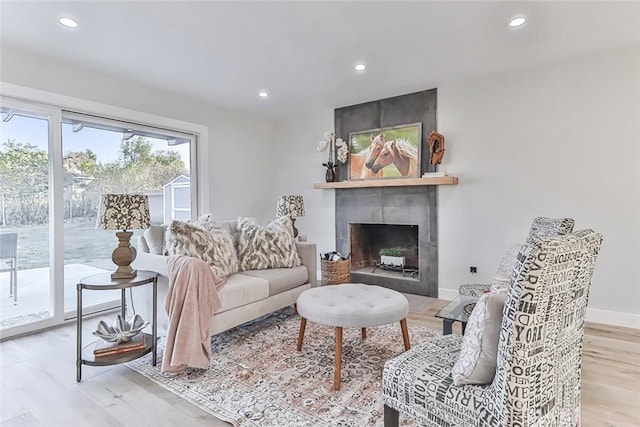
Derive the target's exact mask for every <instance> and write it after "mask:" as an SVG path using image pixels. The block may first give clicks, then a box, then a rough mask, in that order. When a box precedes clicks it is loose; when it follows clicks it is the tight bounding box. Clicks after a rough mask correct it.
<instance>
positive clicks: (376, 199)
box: [334, 89, 438, 298]
mask: <svg viewBox="0 0 640 427" xmlns="http://www.w3.org/2000/svg"><path fill="white" fill-rule="evenodd" d="M436 107H437V90H436V89H431V90H425V91H421V92H416V93H410V94H406V95H400V96H394V97H392V98H385V99H379V100H376V101H371V102H365V103H363V104H358V105H351V106H348V107H342V108H337V109H335V111H334V124H335V132H336V136H337V137H340V138H342V139H344V140H349V135H351V134H352V133H353V132H363V131H365V130H367V129H383V128H389V127H394V126H401V125H406V124H411V123H422V141H421V152H422V156H421V157H420V171H421V172H433V171H435V170H436V167H435V165H432V164H430V162H429V156H428V155H427V153H429V146H428V143H427V136H428V135H429V133H430V132H431V131H432V130H436V128H437V126H436ZM349 167H350V165H349V164H348V163H347V164H344V165H339V166H338V170H337V176H338V180H346V179H348V177H349V173H348V172H349ZM365 184H366V183H365ZM335 197H336V199H335V200H336V204H335V206H336V216H335V218H336V223H335V226H336V249H337V250H338V251H340V252H341V253H343V254H347V253H351V254H352V259H351V264H352V271H351V281H352V282H355V283H358V282H359V283H367V284H370V285H378V286H384V287H387V288H390V289H394V290H396V291H400V292H406V293H410V294H416V295H424V296H428V297H434V298H437V297H438V189H437V186H413V185H407V186H393V187H392V186H384V185H382V186H372V187H367V186H366V185H363V186H362V187H359V188H349V189H336V190H335ZM356 224H360V226H357V225H356ZM381 227H388V228H386V230H391V231H383V230H384V229H383V228H381ZM372 236H373V237H372ZM376 236H383V237H386V238H388V241H385V242H380V241H377V240H376V239H377V238H378V237H376ZM394 239H397V240H394ZM354 240H355V241H356V243H357V240H363V241H364V243H363V244H362V245H358V246H362V247H361V248H360V249H355V247H354V246H353V241H354ZM394 246H399V247H408V248H409V249H408V250H407V251H406V252H405V254H404V255H405V257H406V267H408V268H410V269H412V270H417V271H415V272H411V273H409V274H407V272H406V271H405V272H398V271H390V270H384V271H382V272H381V271H380V269H379V268H377V269H376V270H375V271H372V270H373V269H374V265H372V264H375V263H379V262H380V258H379V255H378V251H379V250H380V249H381V248H382V247H394Z"/></svg>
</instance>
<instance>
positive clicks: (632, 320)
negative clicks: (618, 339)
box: [586, 307, 640, 329]
mask: <svg viewBox="0 0 640 427" xmlns="http://www.w3.org/2000/svg"><path fill="white" fill-rule="evenodd" d="M586 321H587V322H592V323H604V324H605V325H614V326H623V327H625V328H634V329H640V314H634V313H624V312H621V311H610V310H601V309H599V308H588V307H587V318H586Z"/></svg>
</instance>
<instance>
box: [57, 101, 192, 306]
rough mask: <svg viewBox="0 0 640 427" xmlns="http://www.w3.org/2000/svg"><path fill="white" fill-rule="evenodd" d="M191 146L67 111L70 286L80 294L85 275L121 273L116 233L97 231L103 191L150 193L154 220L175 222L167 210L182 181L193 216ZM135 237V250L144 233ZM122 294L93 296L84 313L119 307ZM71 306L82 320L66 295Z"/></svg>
mask: <svg viewBox="0 0 640 427" xmlns="http://www.w3.org/2000/svg"><path fill="white" fill-rule="evenodd" d="M190 147H191V138H188V137H186V136H185V135H174V134H173V133H171V132H170V131H161V130H158V129H149V128H145V127H143V126H140V125H134V124H131V123H126V124H125V123H121V122H117V121H114V120H108V119H98V118H96V117H90V116H86V115H81V114H75V113H68V112H65V113H64V114H63V123H62V153H63V170H64V191H63V193H64V277H65V289H67V290H69V289H73V286H75V284H76V283H78V281H79V280H80V279H81V278H83V277H86V276H88V275H91V274H98V273H103V272H104V273H106V272H109V271H112V270H114V269H115V265H114V264H113V262H112V261H111V254H112V252H113V250H114V249H115V248H116V246H117V245H118V240H117V239H116V236H115V232H114V231H108V230H97V229H96V227H95V224H96V215H97V207H98V202H99V200H100V196H101V195H102V194H107V193H128V194H145V195H147V197H148V198H149V207H150V214H151V222H152V223H153V224H163V223H165V222H168V221H167V217H165V209H166V210H167V211H168V212H171V209H173V208H172V206H174V205H175V203H174V202H173V196H174V192H171V191H166V192H165V189H168V188H171V187H173V186H174V185H175V184H176V182H180V183H181V185H182V187H180V188H181V189H185V188H186V190H187V198H186V205H185V200H184V198H182V199H180V202H181V203H182V205H180V206H181V207H183V208H186V219H189V218H190V217H191V210H190V203H191V197H190V152H191V150H190ZM165 193H166V196H167V197H165ZM181 213H183V214H184V212H181ZM181 217H184V216H181ZM172 218H173V217H169V218H168V220H170V219H172ZM133 232H134V236H133V238H132V244H133V245H136V244H137V236H138V235H140V234H142V232H143V230H133ZM119 297H120V293H119V292H118V291H110V292H107V291H105V292H87V293H86V294H85V296H84V299H83V305H84V307H83V310H84V311H85V312H87V311H91V310H93V311H96V310H101V309H105V308H110V307H113V306H115V305H117V304H119ZM64 301H65V303H64V309H65V312H66V313H67V314H68V315H75V309H76V307H75V306H76V300H75V295H74V294H72V293H71V292H65V298H64Z"/></svg>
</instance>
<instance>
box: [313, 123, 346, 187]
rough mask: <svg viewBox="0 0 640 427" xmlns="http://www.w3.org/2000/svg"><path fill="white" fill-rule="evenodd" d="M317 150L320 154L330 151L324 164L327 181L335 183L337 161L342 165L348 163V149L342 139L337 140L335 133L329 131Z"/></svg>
mask: <svg viewBox="0 0 640 427" xmlns="http://www.w3.org/2000/svg"><path fill="white" fill-rule="evenodd" d="M317 150H318V151H319V152H322V151H328V157H327V161H326V162H325V163H323V164H322V166H324V167H325V168H327V171H326V173H325V181H327V182H334V181H335V180H336V166H337V163H336V160H337V161H339V162H340V163H346V161H347V154H348V151H349V149H348V147H347V143H346V142H344V140H343V139H342V138H338V139H336V134H335V132H331V131H327V132H325V133H324V137H323V139H322V140H320V142H319V143H318V148H317Z"/></svg>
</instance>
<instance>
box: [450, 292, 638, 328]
mask: <svg viewBox="0 0 640 427" xmlns="http://www.w3.org/2000/svg"><path fill="white" fill-rule="evenodd" d="M457 296H458V290H457V289H446V288H438V298H440V299H444V300H448V301H450V300H452V299H454V298H455V297H457ZM585 320H586V321H587V322H591V323H603V324H605V325H612V326H622V327H625V328H634V329H640V314H634V313H624V312H622V311H610V310H601V309H599V308H588V307H587V315H586V319H585Z"/></svg>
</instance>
